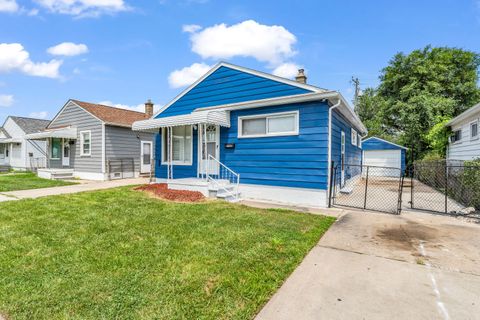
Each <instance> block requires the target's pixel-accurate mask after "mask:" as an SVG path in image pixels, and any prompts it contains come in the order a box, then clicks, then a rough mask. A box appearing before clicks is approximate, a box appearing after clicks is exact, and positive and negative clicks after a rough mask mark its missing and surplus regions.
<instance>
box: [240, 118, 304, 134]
mask: <svg viewBox="0 0 480 320" xmlns="http://www.w3.org/2000/svg"><path fill="white" fill-rule="evenodd" d="M298 127H299V120H298V111H292V112H281V113H270V114H263V115H255V116H243V117H238V137H239V138H256V137H258V138H259V137H270V136H289V135H298Z"/></svg>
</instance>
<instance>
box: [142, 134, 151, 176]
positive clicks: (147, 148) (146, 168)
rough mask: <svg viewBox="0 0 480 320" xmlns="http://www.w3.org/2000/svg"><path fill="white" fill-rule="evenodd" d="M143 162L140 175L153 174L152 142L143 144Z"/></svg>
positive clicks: (143, 142)
mask: <svg viewBox="0 0 480 320" xmlns="http://www.w3.org/2000/svg"><path fill="white" fill-rule="evenodd" d="M141 144H142V147H141V149H142V150H141V160H140V173H150V172H152V142H151V141H142V142H141Z"/></svg>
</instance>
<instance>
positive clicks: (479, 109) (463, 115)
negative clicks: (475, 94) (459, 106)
mask: <svg viewBox="0 0 480 320" xmlns="http://www.w3.org/2000/svg"><path fill="white" fill-rule="evenodd" d="M476 112H480V103H477V104H476V105H474V106H473V107H471V108H470V109H468V110H466V111H464V112H463V113H461V114H460V115H458V116H457V117H455V118H453V119H452V120H450V121H448V122H447V124H445V126H447V127H451V126H454V125H456V124H459V123H461V122H462V121H464V120H466V119H468V117H470V116H472V115H474V114H475V113H476Z"/></svg>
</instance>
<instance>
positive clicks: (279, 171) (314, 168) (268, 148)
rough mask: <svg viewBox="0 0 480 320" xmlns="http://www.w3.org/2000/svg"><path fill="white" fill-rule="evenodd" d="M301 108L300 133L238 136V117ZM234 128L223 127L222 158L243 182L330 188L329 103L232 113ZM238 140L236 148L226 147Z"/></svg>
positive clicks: (221, 138) (303, 104) (299, 109)
mask: <svg viewBox="0 0 480 320" xmlns="http://www.w3.org/2000/svg"><path fill="white" fill-rule="evenodd" d="M286 111H299V124H300V127H299V135H294V136H279V137H261V138H238V117H239V116H247V115H248V116H249V115H255V114H269V113H277V112H286ZM230 119H231V127H230V128H221V132H220V141H221V145H220V159H221V161H222V162H223V163H225V165H227V166H228V167H230V168H231V169H232V170H233V171H235V172H238V173H240V177H241V183H245V184H261V185H271V186H285V187H299V188H314V189H324V190H326V189H327V184H328V182H327V181H328V156H327V154H328V153H327V151H328V105H327V104H326V103H322V102H315V103H301V104H290V105H284V106H274V107H266V108H257V109H249V110H241V111H232V112H231V116H230ZM226 143H234V144H235V149H225V144H226Z"/></svg>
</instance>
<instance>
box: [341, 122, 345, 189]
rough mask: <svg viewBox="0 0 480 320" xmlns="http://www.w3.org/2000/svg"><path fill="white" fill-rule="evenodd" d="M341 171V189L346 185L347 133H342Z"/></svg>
mask: <svg viewBox="0 0 480 320" xmlns="http://www.w3.org/2000/svg"><path fill="white" fill-rule="evenodd" d="M340 170H341V175H340V177H341V181H340V183H341V187H342V188H343V186H344V185H345V132H343V131H342V152H341V158H340Z"/></svg>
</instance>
